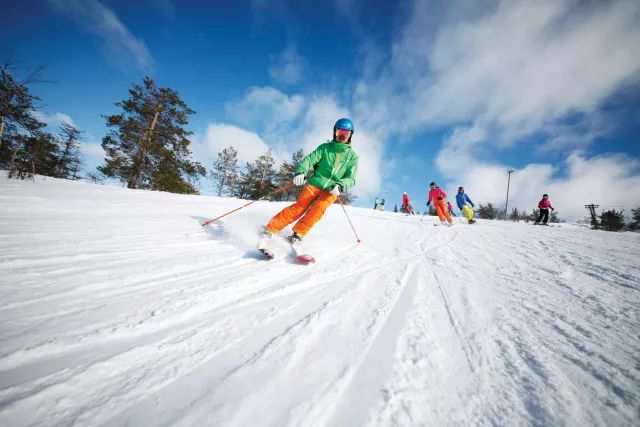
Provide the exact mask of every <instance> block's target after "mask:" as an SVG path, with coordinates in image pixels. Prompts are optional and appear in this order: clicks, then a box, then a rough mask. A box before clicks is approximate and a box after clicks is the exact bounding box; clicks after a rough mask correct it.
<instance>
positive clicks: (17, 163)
mask: <svg viewBox="0 0 640 427" xmlns="http://www.w3.org/2000/svg"><path fill="white" fill-rule="evenodd" d="M43 127H44V126H43ZM57 164H58V145H57V143H56V140H55V138H54V137H53V135H51V134H50V133H48V132H45V131H43V130H40V129H38V130H35V131H33V132H30V133H29V134H27V135H23V134H18V135H16V137H15V141H14V148H13V151H12V153H11V160H10V166H9V175H8V177H9V178H18V179H26V178H33V176H34V175H36V174H39V175H47V176H55V174H56V166H57Z"/></svg>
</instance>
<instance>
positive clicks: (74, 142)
mask: <svg viewBox="0 0 640 427" xmlns="http://www.w3.org/2000/svg"><path fill="white" fill-rule="evenodd" d="M81 134H82V131H80V130H78V129H77V128H76V127H74V126H72V125H70V124H69V123H67V122H63V123H62V125H61V126H60V135H59V137H58V145H59V146H60V158H59V159H58V164H57V167H56V173H55V176H56V177H57V178H65V179H72V180H77V179H80V175H79V172H80V163H81V162H80V148H79V143H80V142H79V139H80V135H81Z"/></svg>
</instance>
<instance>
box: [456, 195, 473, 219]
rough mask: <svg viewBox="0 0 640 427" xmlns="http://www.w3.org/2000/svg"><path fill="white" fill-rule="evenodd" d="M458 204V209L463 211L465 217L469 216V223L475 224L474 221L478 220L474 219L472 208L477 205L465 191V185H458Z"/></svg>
mask: <svg viewBox="0 0 640 427" xmlns="http://www.w3.org/2000/svg"><path fill="white" fill-rule="evenodd" d="M456 204H457V205H458V209H460V210H461V211H462V214H463V215H464V217H465V218H467V221H469V224H473V223H474V222H476V220H475V219H473V209H472V208H474V207H475V205H474V204H473V202H472V201H471V199H470V198H469V196H467V193H465V192H464V187H458V194H456ZM469 205H471V207H469Z"/></svg>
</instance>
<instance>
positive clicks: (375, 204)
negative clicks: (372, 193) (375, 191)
mask: <svg viewBox="0 0 640 427" xmlns="http://www.w3.org/2000/svg"><path fill="white" fill-rule="evenodd" d="M376 209H378V198H377V197H376V199H375V200H374V201H373V210H376Z"/></svg>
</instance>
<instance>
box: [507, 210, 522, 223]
mask: <svg viewBox="0 0 640 427" xmlns="http://www.w3.org/2000/svg"><path fill="white" fill-rule="evenodd" d="M509 219H510V220H512V221H519V220H520V212H519V211H518V208H513V209H511V215H509Z"/></svg>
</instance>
